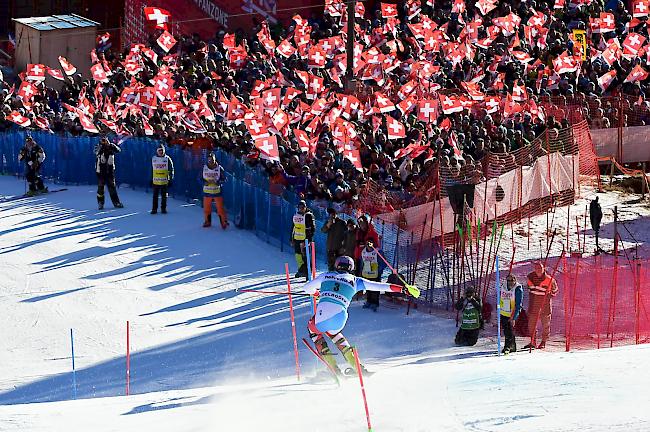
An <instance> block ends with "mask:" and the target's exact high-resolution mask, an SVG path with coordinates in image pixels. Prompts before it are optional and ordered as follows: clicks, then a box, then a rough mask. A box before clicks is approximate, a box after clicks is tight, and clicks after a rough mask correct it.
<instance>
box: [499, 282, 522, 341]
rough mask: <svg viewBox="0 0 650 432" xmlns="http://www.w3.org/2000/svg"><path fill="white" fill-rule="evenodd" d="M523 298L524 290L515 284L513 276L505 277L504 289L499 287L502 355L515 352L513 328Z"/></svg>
mask: <svg viewBox="0 0 650 432" xmlns="http://www.w3.org/2000/svg"><path fill="white" fill-rule="evenodd" d="M523 298H524V289H523V288H522V287H521V284H518V283H517V278H516V277H515V275H514V274H512V273H511V274H509V275H508V276H507V277H506V285H505V287H504V286H502V287H501V327H503V334H504V335H505V337H506V342H505V344H504V346H503V351H502V352H503V354H509V353H511V352H515V351H517V341H516V339H515V333H514V326H515V322H516V321H517V318H519V314H520V313H521V304H522V300H523Z"/></svg>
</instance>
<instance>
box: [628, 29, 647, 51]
mask: <svg viewBox="0 0 650 432" xmlns="http://www.w3.org/2000/svg"><path fill="white" fill-rule="evenodd" d="M645 39H646V38H645V36H642V35H640V34H638V33H628V35H627V37H626V38H625V40H624V41H623V55H624V56H628V57H636V56H637V55H638V54H639V50H640V49H641V47H642V46H643V43H644V42H645Z"/></svg>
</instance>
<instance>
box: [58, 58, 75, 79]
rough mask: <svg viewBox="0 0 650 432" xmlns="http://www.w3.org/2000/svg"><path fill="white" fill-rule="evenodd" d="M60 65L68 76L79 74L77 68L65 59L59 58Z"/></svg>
mask: <svg viewBox="0 0 650 432" xmlns="http://www.w3.org/2000/svg"><path fill="white" fill-rule="evenodd" d="M59 63H60V64H61V68H63V72H65V74H66V75H67V76H70V75H74V74H75V73H77V68H76V67H75V66H74V65H73V64H72V63H70V62H69V61H68V59H66V58H65V57H62V56H59Z"/></svg>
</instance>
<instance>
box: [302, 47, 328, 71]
mask: <svg viewBox="0 0 650 432" xmlns="http://www.w3.org/2000/svg"><path fill="white" fill-rule="evenodd" d="M325 56H326V54H325V51H323V50H322V49H321V48H320V47H318V46H317V45H316V46H313V47H311V48H310V49H309V55H308V56H307V60H308V61H309V67H310V68H323V67H325V63H326V62H327V58H326V57H325Z"/></svg>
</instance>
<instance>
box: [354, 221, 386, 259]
mask: <svg viewBox="0 0 650 432" xmlns="http://www.w3.org/2000/svg"><path fill="white" fill-rule="evenodd" d="M368 240H372V243H373V244H374V245H375V247H376V248H377V249H380V248H381V245H380V244H379V235H378V234H377V231H375V226H374V225H373V224H372V223H369V224H368V231H366V232H363V231H361V230H360V229H357V246H356V247H355V248H354V259H355V260H358V259H360V258H361V251H362V250H363V248H364V247H365V246H366V242H367V241H368Z"/></svg>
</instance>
